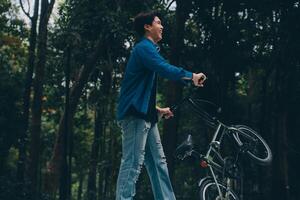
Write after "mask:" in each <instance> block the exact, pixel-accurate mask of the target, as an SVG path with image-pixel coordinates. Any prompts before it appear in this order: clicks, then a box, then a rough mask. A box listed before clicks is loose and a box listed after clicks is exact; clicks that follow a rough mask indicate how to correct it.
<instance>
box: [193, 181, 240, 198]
mask: <svg viewBox="0 0 300 200" xmlns="http://www.w3.org/2000/svg"><path fill="white" fill-rule="evenodd" d="M218 185H219V187H220V190H221V193H222V196H223V198H222V199H226V200H239V198H238V196H237V195H236V194H235V193H234V191H233V190H231V189H228V188H227V187H226V186H225V185H224V184H222V183H218ZM199 195H200V200H221V197H220V196H219V192H218V188H217V184H216V183H215V182H214V181H213V180H207V181H205V182H204V183H202V184H201V185H200V192H199Z"/></svg>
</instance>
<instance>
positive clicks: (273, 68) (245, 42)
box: [0, 0, 300, 200]
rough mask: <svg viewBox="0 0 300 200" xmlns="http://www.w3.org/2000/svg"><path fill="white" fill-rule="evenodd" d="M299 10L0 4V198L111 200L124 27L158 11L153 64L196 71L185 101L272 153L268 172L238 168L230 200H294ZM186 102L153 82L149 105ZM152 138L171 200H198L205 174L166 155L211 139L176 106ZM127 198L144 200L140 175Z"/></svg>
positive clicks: (290, 6) (118, 2)
mask: <svg viewBox="0 0 300 200" xmlns="http://www.w3.org/2000/svg"><path fill="white" fill-rule="evenodd" d="M299 7H300V1H298V0H273V1H271V0H239V1H225V0H210V1H208V0H185V1H184V0H172V1H168V0H145V1H138V0H97V1H95V0H80V1H79V0H66V1H55V0H28V1H25V0H20V1H9V0H0V127H1V129H0V199H1V200H2V199H3V200H8V199H9V200H12V199H30V200H36V199H41V200H43V199H61V200H65V199H74V200H84V199H88V200H102V199H103V200H110V199H111V200H112V199H114V196H115V185H116V178H117V173H118V168H119V164H120V157H121V132H120V129H119V127H118V126H117V124H116V120H115V113H116V112H115V111H116V103H117V98H118V94H119V89H120V84H121V80H122V77H123V74H124V70H125V66H126V62H127V59H128V56H129V54H130V51H131V49H132V47H133V46H134V43H135V41H136V39H135V35H134V32H133V27H132V21H133V17H134V16H135V15H136V14H137V13H139V12H140V11H145V10H158V11H159V12H160V13H161V16H162V17H161V18H162V22H163V26H164V34H163V37H164V38H163V40H162V42H161V43H160V46H161V54H162V55H163V56H164V57H165V58H167V59H168V60H169V62H170V63H172V64H174V65H177V66H183V67H184V68H186V69H188V70H190V71H194V72H204V73H205V74H206V75H207V77H208V80H207V81H206V84H205V87H204V88H202V89H200V90H193V92H194V93H197V95H199V96H200V97H201V98H204V99H208V100H210V101H213V102H215V103H216V104H218V105H220V106H222V108H223V109H222V114H221V116H220V119H222V121H224V122H225V123H227V124H246V125H249V126H250V127H252V128H253V129H255V130H257V131H258V132H259V133H260V134H261V135H262V136H263V137H264V138H265V140H266V141H267V142H268V144H269V145H270V147H271V149H272V152H273V156H274V157H273V162H272V164H271V165H269V166H259V165H256V164H255V163H252V162H250V161H249V160H244V161H243V163H242V168H243V170H242V180H243V181H242V187H240V188H239V189H240V190H239V195H240V198H241V199H242V200H248V199H249V200H271V199H272V200H275V199H276V200H277V199H278V200H299V199H300V183H299V177H300V171H299V166H298V164H299V160H300V133H299V128H298V125H299V124H300V116H299V113H300V104H299V103H300V56H299V55H300V54H299V52H300V37H299V36H300V23H299V19H300V8H299ZM189 92H191V88H188V87H183V86H182V85H180V84H178V83H175V82H171V81H167V80H164V79H159V88H158V102H157V103H158V105H161V106H171V105H175V104H176V103H177V102H179V101H180V99H181V98H183V97H184V96H186V95H187V94H188V93H189ZM160 130H161V136H162V142H163V146H164V150H165V153H166V156H167V162H168V167H169V171H170V175H171V179H172V182H173V186H174V189H175V193H176V196H177V199H179V200H189V199H191V200H193V199H197V196H198V186H197V181H198V180H199V178H200V177H202V176H203V175H205V172H204V170H203V169H202V168H200V167H199V164H197V163H196V162H195V161H193V160H188V161H183V162H180V161H178V160H176V159H175V158H174V157H173V153H174V150H175V149H176V147H177V146H178V145H179V144H180V143H181V142H182V141H183V140H184V139H185V137H186V136H187V134H188V133H190V134H192V135H193V137H194V139H195V143H196V148H197V149H198V150H199V151H200V152H204V151H205V150H206V148H207V145H208V143H209V139H210V138H211V135H212V132H213V130H212V129H210V128H209V127H207V126H206V125H205V124H204V123H202V121H201V119H199V118H197V117H196V116H195V115H194V113H193V112H192V111H191V110H190V108H189V107H185V106H183V108H182V109H181V110H180V112H178V113H177V114H176V116H175V117H174V118H173V119H171V120H162V121H161V122H160ZM230 145H231V144H230V142H228V144H225V148H227V147H230ZM136 199H143V200H148V199H153V196H152V192H151V186H150V182H149V179H148V177H147V174H146V172H145V169H143V171H142V175H141V177H140V178H139V180H138V184H137V195H136Z"/></svg>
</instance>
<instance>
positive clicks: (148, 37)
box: [145, 35, 157, 44]
mask: <svg viewBox="0 0 300 200" xmlns="http://www.w3.org/2000/svg"><path fill="white" fill-rule="evenodd" d="M145 38H147V39H148V40H151V41H152V42H153V43H154V44H157V42H155V41H154V39H153V38H152V37H151V36H149V35H145Z"/></svg>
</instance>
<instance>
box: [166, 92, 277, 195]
mask: <svg viewBox="0 0 300 200" xmlns="http://www.w3.org/2000/svg"><path fill="white" fill-rule="evenodd" d="M186 102H187V103H188V104H189V105H191V106H192V108H193V110H194V112H195V113H196V114H197V115H198V116H200V118H201V119H203V120H204V122H206V124H207V125H209V126H210V127H212V128H214V129H215V132H214V134H213V137H212V140H211V142H210V144H209V148H208V150H207V152H206V154H205V155H203V154H200V153H199V152H197V151H196V150H195V149H194V146H193V140H192V136H191V135H190V134H189V135H188V136H187V139H186V140H185V141H184V142H183V143H182V144H181V145H179V146H178V147H177V148H176V150H175V156H176V157H177V158H178V159H180V160H184V159H185V158H186V157H189V156H193V157H196V158H197V159H199V160H200V166H201V167H203V168H207V169H208V170H209V172H208V175H207V176H206V177H204V178H202V179H200V180H199V183H198V186H199V198H200V200H238V199H239V197H238V195H237V194H236V193H235V191H234V189H233V187H232V182H233V180H234V179H236V178H237V176H238V175H237V174H238V165H237V163H238V161H239V157H240V155H241V154H247V155H248V156H249V157H250V158H251V159H252V160H253V161H255V162H257V163H258V164H261V165H267V164H270V163H271V161H272V152H271V149H270V147H269V146H268V144H267V143H266V142H265V140H264V139H263V138H262V137H261V136H260V135H259V134H258V133H257V132H256V131H254V130H252V129H251V128H250V127H248V126H245V125H232V126H227V125H225V124H224V123H223V122H221V121H220V120H219V119H218V118H217V117H216V116H212V115H211V114H209V113H208V112H207V111H206V110H205V109H204V108H203V107H208V106H209V107H213V108H214V110H216V113H219V112H220V111H221V109H220V108H219V107H217V106H216V105H215V104H214V103H212V102H210V101H207V100H203V99H194V98H192V97H187V98H185V99H183V100H182V101H181V102H180V103H179V104H177V105H176V106H173V107H171V110H172V111H173V112H175V111H176V110H177V109H178V107H180V106H181V105H182V104H183V103H186ZM204 104H205V105H204ZM203 105H204V106H203ZM225 135H227V136H229V137H230V138H233V140H234V141H235V143H236V144H237V147H238V152H237V154H236V156H235V157H232V156H226V157H223V156H222V154H221V152H220V146H221V144H222V141H223V138H224V136H225Z"/></svg>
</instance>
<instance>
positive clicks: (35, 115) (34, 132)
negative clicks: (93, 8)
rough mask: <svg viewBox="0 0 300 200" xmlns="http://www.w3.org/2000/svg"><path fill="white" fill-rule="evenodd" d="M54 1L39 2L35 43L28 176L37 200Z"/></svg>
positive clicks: (43, 0) (34, 197) (44, 0)
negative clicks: (48, 49)
mask: <svg viewBox="0 0 300 200" xmlns="http://www.w3.org/2000/svg"><path fill="white" fill-rule="evenodd" d="M53 5H54V0H52V1H51V3H50V4H49V3H48V1H47V0H42V1H41V16H40V22H39V35H38V41H37V42H38V43H37V63H36V68H35V78H34V89H33V90H34V96H33V104H32V120H31V141H30V147H31V148H30V158H29V174H30V182H31V191H32V199H38V198H39V197H38V190H37V188H38V185H37V184H38V169H39V167H38V166H39V153H40V137H41V136H40V135H41V116H42V100H43V99H42V96H43V82H44V71H45V65H46V53H47V33H48V31H47V26H48V22H49V17H50V14H51V12H52V8H53Z"/></svg>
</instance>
